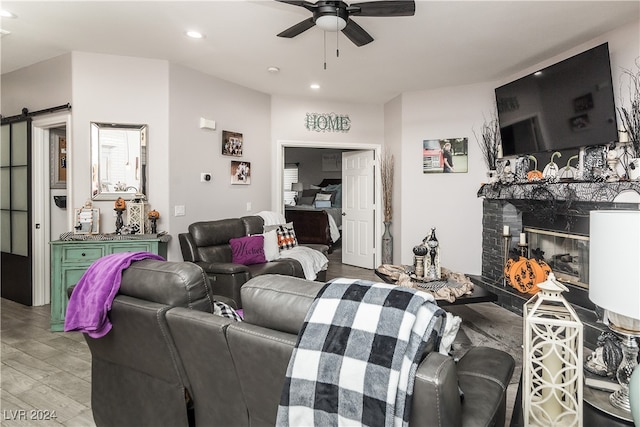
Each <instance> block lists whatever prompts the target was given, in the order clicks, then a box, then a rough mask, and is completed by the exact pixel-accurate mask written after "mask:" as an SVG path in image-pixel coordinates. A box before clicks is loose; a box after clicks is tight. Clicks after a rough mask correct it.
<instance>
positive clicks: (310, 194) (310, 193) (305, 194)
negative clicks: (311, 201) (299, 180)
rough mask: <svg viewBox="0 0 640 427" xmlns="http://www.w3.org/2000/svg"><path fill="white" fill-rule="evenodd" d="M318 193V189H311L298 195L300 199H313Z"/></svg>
mask: <svg viewBox="0 0 640 427" xmlns="http://www.w3.org/2000/svg"><path fill="white" fill-rule="evenodd" d="M318 192H320V189H319V188H311V189H308V190H302V194H300V197H315V195H316V194H318Z"/></svg>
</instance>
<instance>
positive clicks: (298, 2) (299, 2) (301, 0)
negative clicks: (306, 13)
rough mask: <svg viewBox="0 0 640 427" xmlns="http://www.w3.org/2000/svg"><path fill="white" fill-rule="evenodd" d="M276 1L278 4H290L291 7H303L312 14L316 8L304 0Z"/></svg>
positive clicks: (313, 4)
mask: <svg viewBox="0 0 640 427" xmlns="http://www.w3.org/2000/svg"><path fill="white" fill-rule="evenodd" d="M276 1H277V2H280V3H286V4H290V5H292V6H300V7H304V8H305V9H307V10H310V11H312V12H313V11H314V10H315V9H316V8H317V5H316V4H315V3H311V2H308V1H305V0H276Z"/></svg>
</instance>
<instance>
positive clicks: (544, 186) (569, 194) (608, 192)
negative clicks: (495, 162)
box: [478, 181, 640, 202]
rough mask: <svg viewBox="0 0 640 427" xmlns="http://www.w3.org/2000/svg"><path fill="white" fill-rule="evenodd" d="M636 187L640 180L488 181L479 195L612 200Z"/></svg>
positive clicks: (639, 188) (532, 198) (521, 198)
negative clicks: (513, 182)
mask: <svg viewBox="0 0 640 427" xmlns="http://www.w3.org/2000/svg"><path fill="white" fill-rule="evenodd" d="M627 190H635V191H636V192H637V193H639V194H640V182H639V181H617V182H580V181H576V182H558V183H549V182H532V183H524V184H508V185H505V184H501V183H495V184H485V185H483V186H482V187H480V189H479V190H478V197H485V198H487V199H500V200H551V201H553V200H556V201H580V202H613V200H614V199H615V198H616V197H617V196H618V194H620V193H622V192H623V191H627Z"/></svg>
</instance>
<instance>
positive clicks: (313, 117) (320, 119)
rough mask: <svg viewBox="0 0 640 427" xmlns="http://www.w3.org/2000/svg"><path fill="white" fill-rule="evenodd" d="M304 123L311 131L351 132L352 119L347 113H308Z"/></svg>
mask: <svg viewBox="0 0 640 427" xmlns="http://www.w3.org/2000/svg"><path fill="white" fill-rule="evenodd" d="M304 125H305V127H306V128H307V130H309V131H316V132H345V133H346V132H349V130H350V129H351V119H350V118H349V116H348V115H346V114H335V113H307V115H306V117H305V119H304Z"/></svg>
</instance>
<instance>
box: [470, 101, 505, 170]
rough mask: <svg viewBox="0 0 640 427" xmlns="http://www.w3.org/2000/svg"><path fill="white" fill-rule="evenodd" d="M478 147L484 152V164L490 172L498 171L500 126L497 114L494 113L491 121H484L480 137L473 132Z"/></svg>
mask: <svg viewBox="0 0 640 427" xmlns="http://www.w3.org/2000/svg"><path fill="white" fill-rule="evenodd" d="M473 134H474V135H475V137H476V141H477V142H478V146H479V147H480V150H481V151H482V156H483V158H484V163H485V164H486V165H487V168H489V170H495V169H496V160H498V149H499V148H500V144H501V143H502V142H501V139H500V124H499V122H498V117H497V115H496V113H493V114H492V116H491V119H490V120H486V119H485V121H484V123H483V124H482V128H481V129H480V136H478V134H476V131H475V130H474V131H473Z"/></svg>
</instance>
